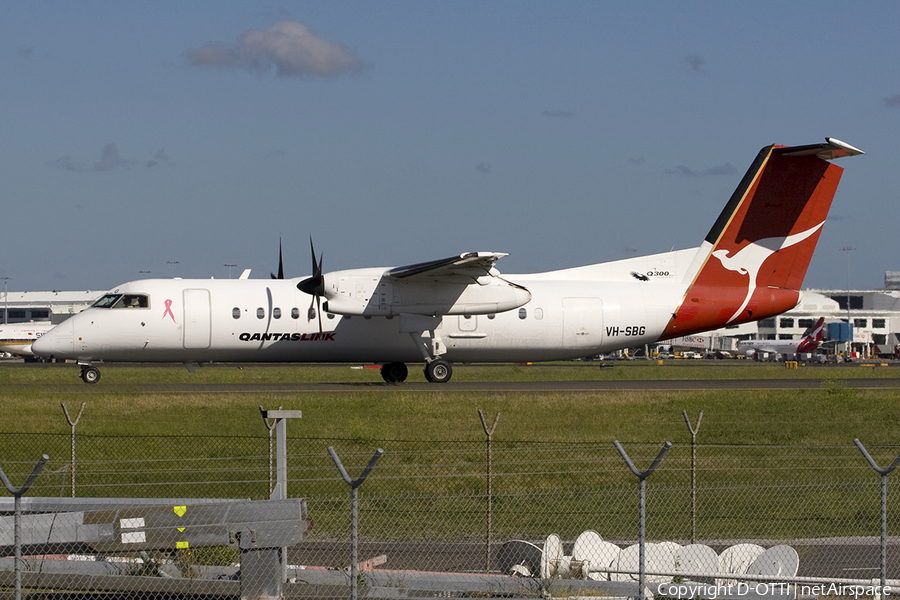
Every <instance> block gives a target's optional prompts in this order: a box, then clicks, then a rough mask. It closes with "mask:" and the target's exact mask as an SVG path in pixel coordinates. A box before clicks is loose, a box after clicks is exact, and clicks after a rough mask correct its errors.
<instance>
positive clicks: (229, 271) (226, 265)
mask: <svg viewBox="0 0 900 600" xmlns="http://www.w3.org/2000/svg"><path fill="white" fill-rule="evenodd" d="M222 266H223V267H228V279H231V267H236V266H237V265H233V264H230V263H225V264H224V265H222Z"/></svg>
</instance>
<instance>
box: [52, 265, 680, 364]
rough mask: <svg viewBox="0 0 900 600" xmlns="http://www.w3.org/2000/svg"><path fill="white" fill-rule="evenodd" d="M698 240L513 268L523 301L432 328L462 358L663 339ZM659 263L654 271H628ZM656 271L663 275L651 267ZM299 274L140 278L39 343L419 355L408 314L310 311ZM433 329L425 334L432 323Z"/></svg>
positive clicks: (189, 354)
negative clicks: (130, 300)
mask: <svg viewBox="0 0 900 600" xmlns="http://www.w3.org/2000/svg"><path fill="white" fill-rule="evenodd" d="M695 253H696V249H694V250H685V251H680V252H670V253H666V254H662V255H655V256H650V257H644V258H641V259H630V260H626V261H618V262H613V263H604V264H600V265H593V266H588V267H581V268H577V269H568V270H564V271H554V272H548V273H539V274H531V275H504V278H505V279H506V280H508V281H511V282H514V283H515V284H518V285H521V286H523V287H525V288H527V290H528V291H529V292H530V294H531V299H530V301H528V302H527V303H525V304H524V305H523V306H521V307H520V308H516V309H513V310H508V311H505V312H497V313H492V314H474V315H464V314H459V315H445V316H443V318H442V320H441V324H440V326H439V327H438V328H437V329H436V330H435V335H436V336H439V337H440V339H441V341H442V342H443V344H444V346H445V347H446V353H445V355H444V358H446V360H449V361H453V362H470V361H487V362H491V361H503V362H505V361H542V360H556V359H565V358H575V357H581V356H588V355H592V354H598V353H601V352H609V351H612V350H617V349H620V348H626V347H633V346H640V345H643V344H647V343H651V342H654V341H656V340H658V339H659V337H660V336H661V335H662V333H663V331H664V329H665V327H666V324H667V322H668V321H669V319H670V317H671V314H672V312H673V311H674V310H675V309H676V308H677V306H678V304H679V302H680V301H681V300H682V297H683V293H684V284H683V281H682V279H683V275H684V274H685V270H686V269H687V267H688V265H689V263H690V261H691V259H693V257H694V254H695ZM634 270H639V271H640V272H641V273H650V274H651V276H650V277H649V278H648V279H647V280H640V279H637V278H635V277H634V276H632V275H631V272H632V271H634ZM654 274H655V275H654ZM299 281H300V279H299V278H296V279H284V280H253V279H244V280H214V279H199V280H183V279H166V280H163V279H156V280H144V281H134V282H130V283H126V284H123V285H121V286H119V287H118V288H115V289H113V290H110V292H111V293H117V294H143V295H146V297H147V298H148V302H147V306H146V307H135V308H124V307H122V308H89V309H87V310H85V311H83V312H81V313H79V314H77V315H75V316H73V317H71V318H70V319H68V320H67V321H65V322H64V323H62V324H61V325H60V326H59V327H57V328H56V329H54V330H53V331H52V332H51V333H50V334H49V336H50V337H48V338H47V339H45V340H44V341H43V342H42V344H46V345H45V346H42V348H44V349H42V350H41V352H42V353H44V354H47V353H48V351H47V350H46V349H48V348H52V350H51V351H50V352H52V355H53V356H56V357H66V358H75V359H78V360H81V361H91V360H107V361H147V362H163V361H165V362H169V361H177V362H208V361H274V362H282V361H284V362H343V361H354V362H421V361H422V360H423V356H422V352H421V349H420V348H419V347H418V346H417V344H416V342H415V340H414V337H415V336H411V335H410V333H404V332H401V327H400V322H401V320H402V319H403V316H402V315H401V316H369V317H367V316H359V315H355V316H347V315H338V314H334V313H327V312H325V311H324V310H323V314H322V315H321V316H322V331H321V333H320V332H319V322H318V316H316V317H315V318H312V319H310V318H308V309H309V307H310V305H311V302H312V300H313V299H312V297H311V296H310V295H308V294H306V293H303V292H301V291H299V290H298V289H297V283H298V282H299ZM425 335H426V336H427V335H428V334H427V332H426V333H425Z"/></svg>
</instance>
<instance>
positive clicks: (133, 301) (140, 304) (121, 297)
mask: <svg viewBox="0 0 900 600" xmlns="http://www.w3.org/2000/svg"><path fill="white" fill-rule="evenodd" d="M92 308H150V298H149V297H148V296H146V295H144V294H106V295H105V296H103V297H101V298H100V299H99V300H97V301H96V302H94V304H93V305H92Z"/></svg>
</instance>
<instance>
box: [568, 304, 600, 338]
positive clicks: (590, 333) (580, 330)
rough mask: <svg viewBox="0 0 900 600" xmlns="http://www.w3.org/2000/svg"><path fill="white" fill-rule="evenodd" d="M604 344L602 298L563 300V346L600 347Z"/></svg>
mask: <svg viewBox="0 0 900 600" xmlns="http://www.w3.org/2000/svg"><path fill="white" fill-rule="evenodd" d="M602 342H603V302H602V301H601V300H600V298H563V346H564V347H566V348H591V347H598V346H600V344H601V343H602Z"/></svg>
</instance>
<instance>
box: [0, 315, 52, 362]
mask: <svg viewBox="0 0 900 600" xmlns="http://www.w3.org/2000/svg"><path fill="white" fill-rule="evenodd" d="M51 329H53V325H52V324H51V323H50V322H49V321H47V322H36V321H29V322H27V323H0V352H7V353H9V354H13V355H15V356H34V354H33V353H32V352H31V345H32V344H33V343H34V341H35V340H36V339H38V338H39V337H41V336H42V335H44V334H45V333H47V332H48V331H50V330H51Z"/></svg>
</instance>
